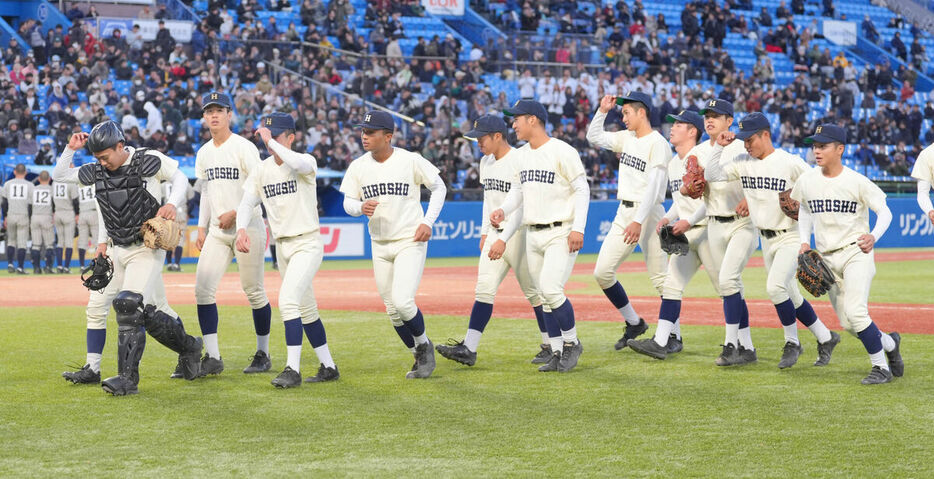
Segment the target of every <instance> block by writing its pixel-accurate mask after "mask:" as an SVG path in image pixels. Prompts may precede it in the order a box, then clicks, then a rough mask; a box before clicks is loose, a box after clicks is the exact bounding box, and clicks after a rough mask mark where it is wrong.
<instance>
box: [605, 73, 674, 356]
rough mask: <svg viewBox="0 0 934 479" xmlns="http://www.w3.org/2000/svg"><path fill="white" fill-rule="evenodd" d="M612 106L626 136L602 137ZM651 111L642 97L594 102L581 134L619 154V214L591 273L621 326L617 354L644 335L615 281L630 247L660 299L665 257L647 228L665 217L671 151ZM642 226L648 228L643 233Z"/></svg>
mask: <svg viewBox="0 0 934 479" xmlns="http://www.w3.org/2000/svg"><path fill="white" fill-rule="evenodd" d="M617 103H619V104H621V105H622V106H623V108H622V110H623V122H624V123H625V124H626V130H624V131H617V132H608V131H604V129H603V123H604V121H605V120H606V114H607V113H609V111H610V110H612V109H613V107H614V105H616V104H617ZM651 111H652V98H651V97H650V96H649V95H648V94H645V93H642V92H632V93H630V94H629V95H627V96H623V97H619V98H618V99H617V98H616V97H613V96H610V95H607V96H604V97H603V99H601V100H600V108H599V109H598V110H597V113H596V114H594V117H593V121H591V122H590V127H589V128H588V130H587V141H589V142H590V144H591V145H594V146H596V147H600V148H605V149H607V150H611V151H613V152H615V153H618V154H619V187H618V189H617V194H616V197H617V199H619V208H618V209H617V211H616V218H614V219H613V226H612V228H611V229H610V231H609V233H607V235H606V239H604V240H603V244H602V245H601V246H600V253H599V255H598V256H597V264H596V266H595V267H594V278H596V280H597V284H598V285H600V288H601V289H603V293H604V294H606V297H607V298H608V299H609V300H610V302H611V303H613V307H615V308H616V309H617V310H619V312H620V314H621V315H622V316H623V319H625V321H626V329H625V331H624V333H623V337H622V338H620V339H619V341H617V342H616V346H615V347H616V349H617V350H619V349H623V348H625V347H626V345H627V342H628V341H629V340H630V339H635V338H636V337H638V336H639V335H641V334H642V333H644V332H645V331H646V330H647V329H648V325H646V323H645V320H643V319H642V318H640V317H639V315H638V314H637V313H636V310H635V309H633V307H632V304H631V303H630V302H629V297H628V296H627V295H626V291H625V290H624V289H623V286H622V285H621V284H620V283H619V281H617V280H616V270H617V269H618V268H619V265H620V264H622V262H623V261H625V260H626V258H628V257H629V255H630V254H632V252H633V251H634V250H635V249H636V244H638V245H639V246H640V247H641V248H642V253H643V256H644V257H645V266H646V268H648V271H649V279H650V280H651V281H652V285H653V286H655V289H656V291H658V293H659V294H662V286H663V284H664V282H665V272H666V269H665V268H666V263H667V260H668V257H667V255H666V254H665V252H664V251H662V249H661V244H660V243H659V239H658V235H657V234H655V230H654V228H653V227H654V226H655V225H656V224H658V222H659V220H661V219H662V216H664V214H665V209H664V208H663V207H662V201H664V200H665V186H666V181H667V174H668V170H667V169H668V162H669V161H671V145H670V144H668V141H667V140H665V137H664V136H662V135H661V133H659V132H657V131H655V130H653V129H652V125H651V123H650V122H649V116H650V114H651ZM643 225H649V226H648V227H646V228H643Z"/></svg>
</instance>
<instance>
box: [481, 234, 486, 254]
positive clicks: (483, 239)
mask: <svg viewBox="0 0 934 479" xmlns="http://www.w3.org/2000/svg"><path fill="white" fill-rule="evenodd" d="M485 243H486V235H480V251H483V245H484V244H485Z"/></svg>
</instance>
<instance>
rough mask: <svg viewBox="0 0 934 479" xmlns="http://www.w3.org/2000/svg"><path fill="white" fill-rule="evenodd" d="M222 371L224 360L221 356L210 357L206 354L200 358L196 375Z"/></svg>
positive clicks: (202, 375)
mask: <svg viewBox="0 0 934 479" xmlns="http://www.w3.org/2000/svg"><path fill="white" fill-rule="evenodd" d="M223 371H224V360H223V359H221V358H212V357H211V356H208V355H207V354H205V355H204V357H202V358H201V372H200V373H199V374H198V377H204V376H207V375H208V374H220V373H222V372H223Z"/></svg>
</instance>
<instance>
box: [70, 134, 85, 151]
mask: <svg viewBox="0 0 934 479" xmlns="http://www.w3.org/2000/svg"><path fill="white" fill-rule="evenodd" d="M89 136H90V135H88V134H87V133H85V132H83V131H79V132H78V133H75V134H74V135H71V138H69V139H68V148H70V149H72V150H73V151H78V150H80V149H82V148H84V145H85V144H86V143H87V142H88V137H89Z"/></svg>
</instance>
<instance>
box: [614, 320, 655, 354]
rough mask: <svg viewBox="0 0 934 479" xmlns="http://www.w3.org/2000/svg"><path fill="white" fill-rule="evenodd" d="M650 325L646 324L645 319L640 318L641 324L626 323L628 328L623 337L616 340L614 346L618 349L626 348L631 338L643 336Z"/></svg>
mask: <svg viewBox="0 0 934 479" xmlns="http://www.w3.org/2000/svg"><path fill="white" fill-rule="evenodd" d="M648 329H649V325H648V324H645V320H644V319H642V318H639V324H637V325H635V326H633V325H631V324H629V323H626V330H625V331H624V332H623V337H621V338H619V341H617V342H616V345H615V346H613V347H614V348H616V350H617V351H619V350H620V349H623V348H625V347H626V346H628V345H629V340H630V339H636V338H638V337H639V336H641V335H642V334H643V333H645V332H646V331H648Z"/></svg>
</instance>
